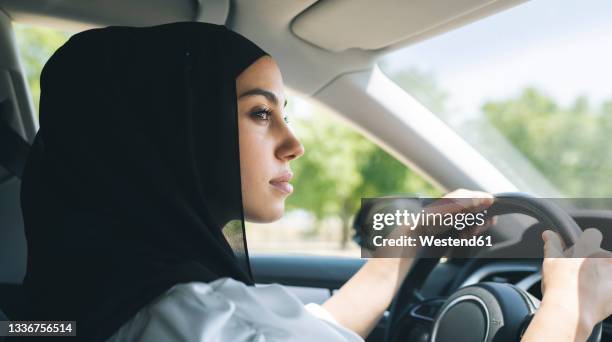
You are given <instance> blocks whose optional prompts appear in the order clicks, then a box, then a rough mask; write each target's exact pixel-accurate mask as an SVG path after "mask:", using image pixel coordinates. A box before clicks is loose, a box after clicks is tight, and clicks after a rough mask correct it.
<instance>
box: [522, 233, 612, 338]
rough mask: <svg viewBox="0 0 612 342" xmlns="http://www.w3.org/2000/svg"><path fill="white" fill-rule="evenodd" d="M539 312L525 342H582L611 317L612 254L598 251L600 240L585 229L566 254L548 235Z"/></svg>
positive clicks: (558, 240)
mask: <svg viewBox="0 0 612 342" xmlns="http://www.w3.org/2000/svg"><path fill="white" fill-rule="evenodd" d="M542 238H543V239H544V261H543V263H542V293H543V295H544V297H543V299H542V303H541V305H540V308H539V309H538V312H537V313H536V315H535V316H534V318H533V320H532V322H531V324H530V325H529V327H528V329H527V331H526V332H525V335H524V336H523V341H539V340H543V339H544V340H547V341H548V340H551V341H552V340H555V341H585V340H586V339H587V338H588V337H589V335H590V334H591V331H592V330H593V327H594V326H595V325H596V324H597V323H599V322H601V321H603V320H604V319H606V318H607V317H608V316H610V315H611V314H612V253H610V252H608V251H605V250H602V249H601V248H600V244H601V240H602V235H601V232H599V231H598V230H597V229H592V228H591V229H587V230H585V231H584V232H583V233H582V234H581V235H580V237H579V239H578V241H576V243H575V244H574V246H572V248H570V249H566V248H565V244H564V243H563V240H562V239H561V237H560V236H559V235H558V234H556V233H554V232H552V231H550V230H547V231H545V232H544V233H543V234H542Z"/></svg>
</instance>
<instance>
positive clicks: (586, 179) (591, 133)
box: [482, 88, 612, 197]
mask: <svg viewBox="0 0 612 342" xmlns="http://www.w3.org/2000/svg"><path fill="white" fill-rule="evenodd" d="M611 109H612V102H611V101H608V102H605V103H604V104H603V105H602V106H601V107H600V108H594V107H593V106H592V105H591V104H590V103H589V101H588V99H587V98H586V97H584V96H581V97H578V98H577V99H576V100H575V101H574V102H573V103H572V104H570V105H568V106H566V107H562V106H559V105H558V104H557V103H556V102H555V101H554V100H553V99H552V98H551V97H549V96H547V95H545V94H543V93H542V92H540V91H538V90H536V89H534V88H527V89H525V90H524V91H523V92H522V93H521V94H520V95H519V96H518V97H517V98H512V99H508V100H502V101H490V102H487V103H485V104H484V105H483V107H482V110H483V112H484V114H485V116H486V117H487V118H488V120H489V121H490V122H491V124H492V125H493V126H495V127H496V128H497V129H498V130H499V131H500V132H501V133H502V134H503V135H504V136H505V137H506V138H507V139H508V140H509V141H510V142H511V143H512V144H513V145H514V146H515V147H516V148H517V149H518V150H519V151H520V152H521V153H522V154H523V155H524V156H526V157H527V158H528V159H529V160H530V161H531V163H532V164H533V165H534V166H535V167H536V168H537V169H539V170H540V171H541V172H542V173H543V174H544V175H546V176H547V177H548V178H549V179H550V180H551V181H552V182H553V184H555V185H556V186H557V187H558V188H559V189H561V190H562V191H563V192H564V193H566V194H568V195H570V196H602V197H605V196H610V194H611V193H612V184H611V183H610V182H609V181H608V179H609V175H610V174H611V173H610V172H611V171H612V161H610V159H609V158H606V156H608V155H610V152H611V147H610V143H609V142H608V141H607V140H608V134H609V132H610V131H611V129H612V110H611Z"/></svg>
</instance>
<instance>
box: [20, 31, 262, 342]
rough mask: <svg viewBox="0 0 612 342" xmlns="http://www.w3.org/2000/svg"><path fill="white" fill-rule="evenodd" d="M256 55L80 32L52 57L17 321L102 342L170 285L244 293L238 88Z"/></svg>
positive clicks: (193, 35)
mask: <svg viewBox="0 0 612 342" xmlns="http://www.w3.org/2000/svg"><path fill="white" fill-rule="evenodd" d="M264 55H267V53H266V52H264V51H263V50H262V49H260V48H259V47H257V46H256V45H255V44H254V43H252V42H251V41H249V40H247V39H246V38H245V37H243V36H241V35H239V34H237V33H235V32H233V31H231V30H229V29H227V28H226V27H225V26H221V25H213V24H205V23H197V22H183V23H173V24H165V25H159V26H154V27H146V28H132V27H117V26H115V27H107V28H101V29H93V30H88V31H85V32H81V33H78V34H76V35H74V36H73V37H72V38H70V40H69V41H68V42H67V43H66V44H64V45H63V46H62V47H61V48H60V49H59V50H57V52H55V54H54V55H53V56H52V57H51V58H50V60H49V61H48V62H47V64H46V65H45V67H44V69H43V71H42V74H41V102H40V130H39V132H38V133H37V136H36V139H35V141H34V144H33V148H32V152H31V154H30V156H29V159H28V162H27V166H26V170H25V172H24V176H23V183H22V193H21V196H22V197H21V201H22V209H23V216H24V221H25V229H26V237H27V242H28V264H27V265H28V266H27V267H28V268H27V273H26V277H25V279H24V288H25V290H26V294H27V295H28V297H29V302H30V303H29V305H28V310H27V312H26V313H24V316H23V318H24V319H30V320H75V321H77V323H76V327H77V328H76V332H77V339H76V340H79V341H103V340H105V339H107V338H108V337H110V336H111V335H112V334H113V333H114V332H115V331H116V330H117V329H118V328H119V327H120V326H121V325H122V324H123V323H125V322H126V321H127V320H128V319H129V318H130V317H132V316H133V315H134V314H135V313H136V312H137V311H138V310H139V309H140V308H142V307H143V306H145V305H146V304H147V303H149V302H150V301H151V300H153V299H154V298H155V297H157V296H159V295H160V294H162V293H163V292H164V291H165V290H167V289H169V288H170V287H172V286H173V285H174V284H177V283H182V282H190V281H203V282H210V281H212V280H215V279H217V278H220V277H231V278H234V279H237V280H240V281H242V282H244V283H247V284H249V285H252V284H253V280H252V278H251V274H250V268H249V267H248V254H247V251H246V240H245V237H244V222H243V208H242V194H241V184H240V165H239V154H238V153H239V146H238V124H237V113H236V108H237V104H236V101H237V99H236V86H235V80H236V77H237V76H238V75H239V74H240V73H241V72H242V71H243V70H244V69H246V68H247V67H248V66H249V65H251V64H252V63H253V62H255V61H256V60H257V59H258V58H260V57H262V56H264ZM71 340H72V341H74V340H75V339H74V337H73V338H72V339H71Z"/></svg>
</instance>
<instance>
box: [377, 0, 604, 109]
mask: <svg viewBox="0 0 612 342" xmlns="http://www.w3.org/2000/svg"><path fill="white" fill-rule="evenodd" d="M384 59H385V61H384V62H385V63H388V68H387V70H390V71H393V70H401V69H410V68H416V69H418V70H421V71H425V72H428V73H431V74H432V75H433V76H434V77H435V79H436V81H437V83H438V85H439V86H440V87H441V88H442V89H443V90H445V91H446V92H448V93H449V95H450V98H449V106H448V107H449V108H452V109H453V111H454V112H455V113H457V115H467V116H471V115H474V114H475V113H476V112H479V111H480V106H481V105H482V104H483V103H484V102H486V101H487V100H496V99H507V98H509V97H513V96H517V95H518V94H519V93H520V91H521V90H523V89H524V88H525V87H527V86H535V87H536V88H537V89H539V90H542V91H544V93H545V94H547V95H549V96H552V97H553V98H554V99H555V100H556V101H557V102H558V103H560V104H563V105H568V104H570V103H572V102H573V100H574V99H576V98H577V97H578V96H581V95H585V96H587V97H588V98H589V100H590V103H591V104H594V105H599V104H600V103H601V102H602V101H603V100H606V99H608V100H612V1H611V0H583V1H579V0H573V1H572V0H533V1H529V2H526V3H523V4H520V5H518V6H516V7H514V8H511V9H508V10H506V11H503V12H501V13H498V14H495V15H493V16H491V17H488V18H485V19H482V20H480V21H478V22H475V23H472V24H469V25H467V26H465V27H462V28H459V29H456V30H454V31H451V32H447V33H445V34H443V35H441V36H438V37H434V38H431V39H429V40H426V41H423V42H420V43H417V44H415V45H412V46H409V47H406V48H403V49H401V50H398V51H395V52H393V53H391V54H390V55H388V56H386V57H385V58H384Z"/></svg>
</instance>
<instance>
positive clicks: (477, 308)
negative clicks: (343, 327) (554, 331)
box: [385, 192, 602, 342]
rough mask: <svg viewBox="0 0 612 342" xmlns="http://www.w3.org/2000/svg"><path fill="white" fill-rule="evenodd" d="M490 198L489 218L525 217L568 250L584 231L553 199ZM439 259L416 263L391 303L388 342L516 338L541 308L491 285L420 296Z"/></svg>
mask: <svg viewBox="0 0 612 342" xmlns="http://www.w3.org/2000/svg"><path fill="white" fill-rule="evenodd" d="M494 197H495V200H494V202H493V204H492V205H491V206H490V207H489V208H488V210H487V215H491V216H493V215H505V214H513V213H521V214H525V215H529V216H531V217H533V218H535V219H537V220H538V221H539V222H541V223H543V224H545V225H546V226H548V227H551V228H552V229H554V230H555V231H556V232H557V233H559V234H560V235H561V237H562V238H563V240H564V241H565V243H566V245H567V246H571V245H573V244H574V243H575V242H576V240H577V239H578V236H579V235H580V234H581V233H582V229H581V228H580V227H579V226H578V224H577V223H576V221H574V219H573V218H572V217H571V216H570V215H569V214H568V213H567V212H566V211H564V210H563V209H561V208H560V207H559V206H557V205H555V204H554V203H552V202H551V201H546V200H543V199H538V198H536V197H533V196H530V195H527V194H523V193H512V192H509V193H500V194H496V195H495V196H494ZM439 261H440V259H439V258H423V259H418V260H416V261H415V264H414V265H413V267H412V269H411V270H410V272H409V273H408V275H407V276H406V278H405V280H404V282H403V284H402V286H401V287H400V289H399V291H398V293H397V295H396V296H395V299H394V302H393V303H392V305H391V310H390V315H389V319H388V325H387V331H386V335H385V341H386V342H399V341H417V339H416V338H418V337H421V339H420V340H418V341H424V340H423V339H422V336H426V334H420V333H422V332H423V331H421V332H418V331H417V333H419V334H420V335H418V336H414V335H411V334H413V333H415V331H414V329H415V328H417V327H421V330H422V329H423V327H426V329H428V332H429V337H428V341H430V342H450V341H457V340H461V341H485V342H490V341H519V340H520V338H521V336H522V335H523V333H524V332H525V330H526V328H527V326H528V325H529V322H530V321H531V318H532V317H533V315H534V314H535V312H536V310H537V309H538V307H539V304H540V301H539V300H538V299H537V298H535V297H533V296H532V295H531V294H529V293H528V292H527V291H525V290H523V289H520V288H518V287H516V286H514V285H511V284H504V283H495V282H483V283H478V284H475V285H470V286H466V287H463V288H461V289H459V290H457V291H456V292H455V293H453V294H452V295H450V296H449V297H448V298H423V296H422V295H421V294H420V291H419V290H420V289H421V288H422V286H423V284H424V283H425V280H426V279H427V277H428V276H429V274H430V272H431V271H432V270H433V269H434V267H435V266H436V265H437V264H438V263H439ZM417 323H419V324H417ZM417 330H418V329H417ZM601 331H602V326H601V323H599V324H597V325H596V326H595V328H594V329H593V332H592V334H591V336H590V337H589V339H588V341H589V342H599V341H600V340H601Z"/></svg>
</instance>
